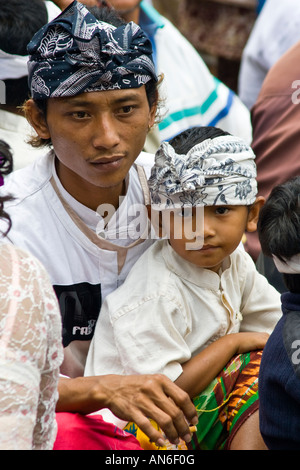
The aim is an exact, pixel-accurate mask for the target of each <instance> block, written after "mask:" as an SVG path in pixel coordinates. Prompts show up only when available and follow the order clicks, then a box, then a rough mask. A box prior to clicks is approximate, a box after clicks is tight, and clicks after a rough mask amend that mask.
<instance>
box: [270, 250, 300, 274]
mask: <svg viewBox="0 0 300 470" xmlns="http://www.w3.org/2000/svg"><path fill="white" fill-rule="evenodd" d="M273 260H274V264H275V266H276V268H277V269H278V271H279V272H280V273H286V274H300V254H297V255H294V256H292V257H291V258H283V261H281V260H280V259H279V258H277V256H275V255H273Z"/></svg>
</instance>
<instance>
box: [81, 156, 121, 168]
mask: <svg viewBox="0 0 300 470" xmlns="http://www.w3.org/2000/svg"><path fill="white" fill-rule="evenodd" d="M123 159H124V156H123V155H118V156H114V157H110V158H109V157H105V158H98V159H96V160H90V161H89V163H90V164H91V165H93V166H94V167H95V168H98V169H100V170H101V169H102V170H106V169H107V170H109V169H114V168H118V167H119V166H121V164H122V162H123Z"/></svg>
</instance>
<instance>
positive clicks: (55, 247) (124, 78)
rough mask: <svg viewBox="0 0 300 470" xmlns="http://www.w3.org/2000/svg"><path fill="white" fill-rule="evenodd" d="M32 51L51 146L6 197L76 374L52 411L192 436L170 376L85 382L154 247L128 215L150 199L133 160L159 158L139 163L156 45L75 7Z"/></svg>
mask: <svg viewBox="0 0 300 470" xmlns="http://www.w3.org/2000/svg"><path fill="white" fill-rule="evenodd" d="M28 51H29V57H30V58H29V84H30V88H31V94H32V99H30V100H29V101H28V102H27V103H26V106H25V109H26V114H27V116H28V119H29V121H30V122H31V124H32V126H33V127H34V129H35V131H36V132H37V135H38V137H37V139H35V142H34V143H35V145H40V146H43V145H44V146H45V145H46V146H47V145H51V146H52V147H53V151H50V152H49V153H48V154H47V155H45V156H44V157H42V158H40V159H38V160H37V161H36V162H35V164H34V165H33V166H32V167H29V168H28V169H27V168H26V169H23V170H22V171H20V172H18V174H15V175H12V176H11V177H10V178H9V179H8V181H7V183H6V186H5V191H6V192H9V193H11V194H12V195H13V196H14V197H15V200H14V202H12V203H11V204H9V205H7V211H8V213H9V214H10V216H11V219H12V226H13V228H12V230H11V232H10V238H11V240H12V241H13V243H15V244H17V245H20V246H22V247H25V248H27V249H28V250H30V251H31V252H32V253H33V254H34V255H35V256H36V257H37V258H39V259H40V260H41V261H42V262H43V264H44V265H45V267H46V268H47V270H48V272H49V274H50V277H51V279H52V283H53V285H54V289H55V291H56V294H57V297H58V300H59V304H60V308H61V313H62V321H63V343H64V347H65V359H64V363H63V365H62V369H61V371H62V373H63V374H65V375H67V376H68V377H71V378H65V379H62V380H61V383H60V385H59V402H58V406H57V410H58V411H60V412H77V413H91V412H94V411H97V410H98V409H100V408H105V407H107V408H110V409H111V410H112V411H113V413H114V414H116V415H117V416H119V418H121V419H128V420H129V419H130V420H133V421H136V422H138V423H139V424H140V427H141V428H142V429H143V431H144V432H145V433H146V434H148V436H149V437H150V438H151V439H152V440H154V441H158V442H159V441H160V439H161V434H160V433H158V432H157V430H155V429H154V427H153V426H152V425H151V424H150V422H149V420H148V417H149V416H150V417H152V418H153V419H154V420H155V421H157V422H158V423H159V424H160V425H161V427H162V429H164V431H165V432H166V434H167V435H168V436H169V437H170V439H171V440H173V441H174V440H175V441H176V439H177V438H178V436H182V437H185V438H186V439H187V440H190V438H191V435H190V432H189V428H188V425H187V422H186V419H187V420H188V421H191V420H197V418H196V412H195V408H194V406H193V405H192V403H191V402H190V400H189V398H188V397H187V395H186V394H185V393H183V392H182V390H180V389H179V388H176V387H173V384H172V383H170V382H169V381H167V380H166V378H165V377H160V376H148V377H145V376H144V377H142V376H136V377H129V378H128V377H121V376H113V375H112V376H110V375H109V376H102V377H86V378H83V377H82V374H83V369H84V364H85V359H86V355H87V351H88V348H89V344H90V340H91V338H92V336H93V332H94V327H95V323H96V320H97V317H98V314H99V310H100V306H101V302H102V301H103V300H104V298H105V297H106V295H107V294H108V293H109V292H111V291H112V290H114V289H115V288H116V287H117V286H118V285H120V284H121V283H122V282H123V281H124V279H125V277H126V275H127V273H128V271H129V270H130V268H131V266H132V265H133V263H134V262H135V260H136V259H137V258H138V257H139V256H140V254H141V253H142V252H143V251H144V250H145V249H146V248H147V247H148V246H149V245H150V244H151V243H152V241H151V237H150V234H149V228H148V224H147V219H146V215H145V214H144V219H143V215H142V216H141V217H140V218H139V222H140V225H141V226H142V229H141V231H140V232H139V231H138V230H136V231H134V230H133V233H132V234H131V233H129V231H128V226H129V225H130V224H129V220H128V217H129V211H128V210H127V209H128V208H131V207H132V206H134V204H142V205H143V204H145V196H147V194H144V193H143V190H142V188H143V185H145V182H146V180H145V174H144V171H147V168H145V167H144V168H143V167H142V166H140V165H138V164H139V163H140V162H141V161H142V160H143V158H144V160H145V161H146V166H147V164H148V165H151V163H152V161H153V159H152V157H151V156H150V155H148V156H146V158H145V156H143V155H141V157H139V159H137V157H138V156H139V154H140V153H141V150H142V148H143V145H144V141H145V138H146V135H147V132H148V129H149V127H151V126H152V125H153V122H154V119H155V112H156V105H157V91H156V86H157V76H156V74H155V70H154V65H153V61H152V50H151V45H150V43H149V40H148V39H147V37H146V36H145V34H144V33H143V31H142V30H141V29H140V28H139V27H138V26H136V25H133V24H131V25H122V26H119V27H114V26H112V25H110V24H108V23H106V22H102V21H101V22H99V21H97V20H96V18H95V17H94V16H93V15H92V14H91V13H90V12H89V11H88V10H87V9H86V8H85V7H84V6H83V5H82V4H80V3H77V2H76V1H74V2H73V3H72V4H71V5H70V6H69V7H68V8H67V9H66V11H65V12H64V13H63V14H62V15H60V16H59V17H58V18H56V19H55V20H53V21H52V22H51V23H49V24H47V25H46V26H45V27H44V28H42V29H41V30H40V31H39V32H38V33H37V34H36V35H35V36H34V37H33V39H32V41H31V42H30V44H29V47H28ZM110 210H113V212H114V213H113V214H112V217H111V219H110V220H109V221H106V212H107V211H108V212H109V211H110ZM131 219H135V217H134V215H133V216H131ZM106 222H107V224H106ZM99 224H100V226H101V229H99ZM111 227H112V228H113V229H114V230H115V232H116V234H117V235H116V236H115V239H114V240H113V242H112V241H111V239H110V237H108V236H107V235H108V233H109V229H110V228H111ZM99 232H100V234H102V236H98V235H97V233H99ZM105 237H106V238H105ZM59 415H60V413H58V416H59ZM75 416H76V419H78V420H79V423H80V424H79V427H80V426H81V424H82V419H81V416H80V415H75ZM73 417H74V415H73ZM67 418H68V417H67ZM59 419H60V418H59V417H58V423H59V427H58V431H59V436H61V434H63V431H61V432H60V430H61V426H60V420H59ZM91 420H93V418H91ZM69 423H70V422H67V426H68V431H69V432H70V426H71V425H70V424H69ZM75 426H78V422H76V423H75ZM90 427H91V426H90ZM96 434H97V433H96ZM67 448H70V447H67Z"/></svg>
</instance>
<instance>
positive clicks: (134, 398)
mask: <svg viewBox="0 0 300 470" xmlns="http://www.w3.org/2000/svg"><path fill="white" fill-rule="evenodd" d="M58 391H59V401H58V403H57V407H56V411H58V412H59V411H65V412H66V411H67V412H77V413H82V414H88V413H92V412H94V411H97V410H99V409H102V408H109V409H110V410H111V411H112V412H113V413H114V414H115V415H116V416H118V417H119V418H120V419H123V420H125V421H134V422H135V423H136V424H137V425H138V426H139V427H140V429H141V430H142V431H143V432H144V433H145V434H146V435H147V436H148V437H149V438H150V440H151V441H153V442H156V444H157V445H163V440H162V435H161V433H160V432H159V431H157V430H156V429H155V428H154V427H153V426H152V425H151V423H150V421H149V419H148V418H152V419H153V420H154V421H155V422H156V423H157V424H158V425H159V426H160V427H161V429H162V430H163V431H164V432H165V434H166V436H167V437H168V439H169V440H170V441H171V442H173V443H178V438H179V437H181V438H182V439H184V440H185V441H186V442H189V441H190V440H191V433H190V430H189V424H196V423H197V421H198V418H197V412H196V409H195V407H194V405H193V403H192V401H191V400H190V398H189V396H188V394H187V393H186V392H184V391H183V390H182V389H181V388H180V387H178V386H177V385H175V384H174V383H173V382H172V381H171V380H169V379H168V378H167V377H165V376H163V375H159V374H156V375H130V376H119V375H105V376H99V377H78V378H75V379H68V378H61V379H60V382H59V387H58Z"/></svg>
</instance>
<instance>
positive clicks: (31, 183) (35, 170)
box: [0, 153, 52, 206]
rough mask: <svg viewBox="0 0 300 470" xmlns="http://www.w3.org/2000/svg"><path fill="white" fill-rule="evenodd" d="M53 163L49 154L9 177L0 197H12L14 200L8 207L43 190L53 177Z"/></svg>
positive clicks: (1, 189)
mask: <svg viewBox="0 0 300 470" xmlns="http://www.w3.org/2000/svg"><path fill="white" fill-rule="evenodd" d="M51 163H52V156H51V153H48V154H46V155H45V156H42V157H39V158H38V159H37V160H36V161H34V162H33V163H31V164H30V165H28V166H26V167H24V168H21V169H19V170H16V171H14V172H12V173H11V174H10V175H8V176H7V177H6V178H5V183H4V185H3V187H2V188H0V195H1V196H4V195H7V194H9V195H10V196H12V198H13V200H12V201H11V202H9V203H8V206H10V205H16V204H18V203H20V202H21V201H23V200H24V199H26V198H27V197H29V196H30V195H32V194H35V193H37V192H38V191H39V190H40V189H42V187H43V186H44V184H45V183H46V182H47V181H49V179H50V177H51Z"/></svg>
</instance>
